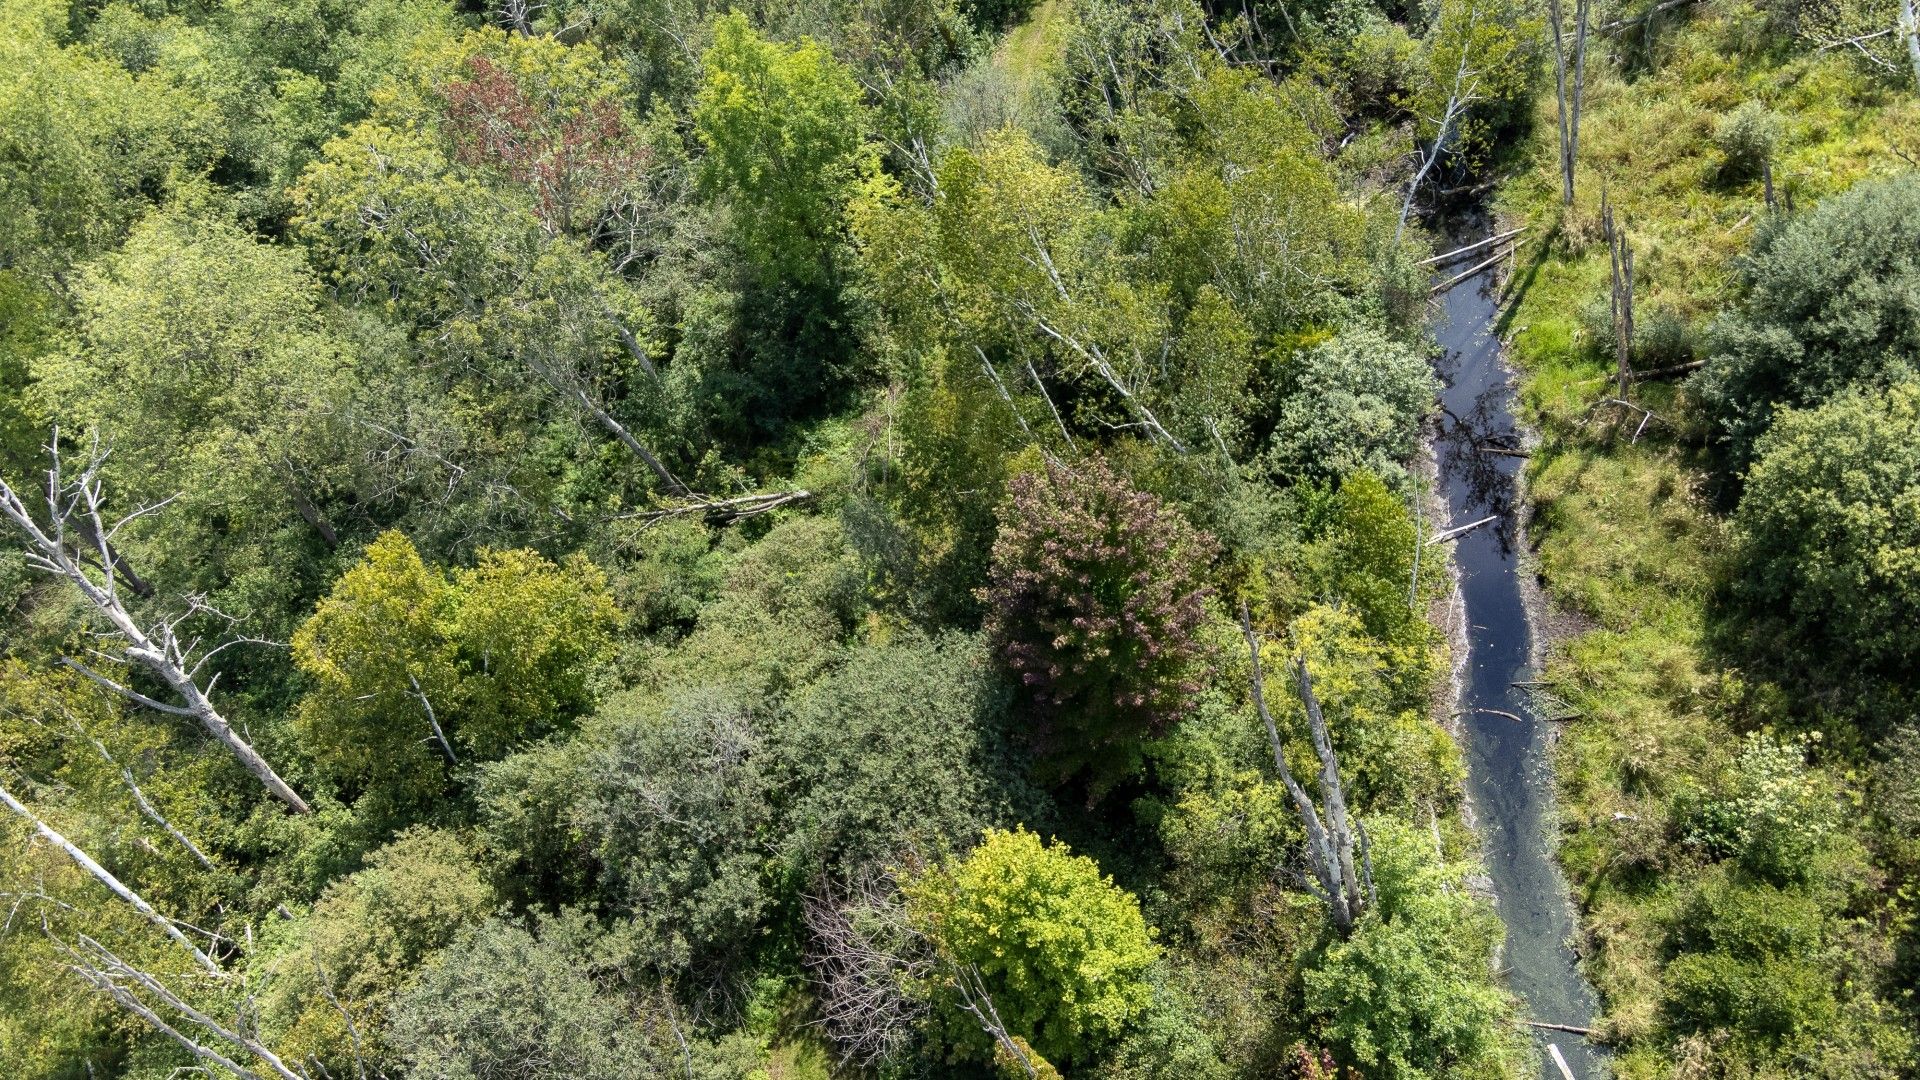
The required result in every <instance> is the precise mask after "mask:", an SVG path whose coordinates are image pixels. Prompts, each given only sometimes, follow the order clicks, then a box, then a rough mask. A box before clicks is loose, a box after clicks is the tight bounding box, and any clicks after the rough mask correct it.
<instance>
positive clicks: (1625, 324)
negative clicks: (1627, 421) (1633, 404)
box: [1600, 192, 1633, 399]
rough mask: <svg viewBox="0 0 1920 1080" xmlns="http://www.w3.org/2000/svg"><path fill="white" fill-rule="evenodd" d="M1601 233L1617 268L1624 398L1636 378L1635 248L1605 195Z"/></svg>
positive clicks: (1616, 320)
mask: <svg viewBox="0 0 1920 1080" xmlns="http://www.w3.org/2000/svg"><path fill="white" fill-rule="evenodd" d="M1600 231H1601V234H1602V235H1603V236H1604V237H1605V239H1606V241H1607V257H1608V259H1609V261H1610V262H1611V263H1612V268H1613V296H1612V311H1613V348H1614V359H1615V361H1616V362H1617V365H1618V371H1617V372H1616V378H1617V380H1618V381H1619V384H1620V397H1621V398H1623V399H1624V398H1625V397H1626V396H1627V385H1628V383H1629V382H1631V381H1632V379H1633V249H1632V248H1631V247H1628V246H1627V234H1626V230H1624V229H1621V228H1619V227H1617V226H1616V225H1615V224H1614V220H1613V204H1612V203H1611V202H1609V201H1608V199H1607V196H1606V194H1605V193H1604V192H1602V193H1601V196H1600Z"/></svg>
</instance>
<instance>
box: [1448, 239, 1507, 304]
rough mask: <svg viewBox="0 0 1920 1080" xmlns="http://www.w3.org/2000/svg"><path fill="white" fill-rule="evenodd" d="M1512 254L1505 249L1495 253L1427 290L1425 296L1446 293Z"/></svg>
mask: <svg viewBox="0 0 1920 1080" xmlns="http://www.w3.org/2000/svg"><path fill="white" fill-rule="evenodd" d="M1513 252H1514V249H1513V248H1507V249H1506V250H1505V251H1499V252H1495V253H1494V256H1493V257H1492V258H1490V259H1488V260H1487V261H1485V262H1482V263H1479V264H1476V265H1475V266H1472V267H1470V268H1468V269H1466V270H1462V271H1461V272H1460V273H1459V274H1458V275H1456V276H1454V277H1452V278H1450V279H1448V280H1446V281H1443V282H1441V283H1440V284H1438V285H1435V286H1434V287H1433V288H1431V289H1429V290H1427V295H1428V296H1439V295H1440V294H1441V293H1443V292H1446V291H1447V290H1448V289H1451V288H1453V287H1454V286H1455V285H1458V284H1460V283H1461V282H1463V281H1465V280H1467V279H1468V278H1470V277H1472V276H1474V275H1475V274H1478V273H1479V272H1480V271H1482V270H1485V269H1486V268H1487V267H1489V266H1492V265H1493V264H1495V263H1497V262H1499V261H1500V260H1501V259H1504V258H1506V257H1507V256H1509V255H1511V254H1513Z"/></svg>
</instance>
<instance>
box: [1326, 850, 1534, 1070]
mask: <svg viewBox="0 0 1920 1080" xmlns="http://www.w3.org/2000/svg"><path fill="white" fill-rule="evenodd" d="M1367 828H1368V832H1369V833H1370V834H1371V835H1372V841H1373V842H1372V856H1373V876H1374V882H1375V885H1376V887H1377V888H1378V890H1379V894H1380V902H1379V904H1378V905H1376V906H1375V907H1373V908H1370V909H1369V910H1368V912H1367V914H1366V916H1365V917H1363V918H1362V919H1361V920H1360V921H1359V922H1358V923H1356V924H1355V926H1354V930H1353V933H1352V935H1351V936H1349V937H1348V938H1347V939H1345V940H1343V941H1336V942H1334V943H1332V944H1331V945H1329V946H1328V947H1327V948H1326V950H1325V952H1324V953H1323V954H1321V955H1320V956H1319V957H1317V958H1315V959H1314V960H1313V961H1312V965H1311V966H1310V967H1309V968H1308V969H1307V970H1306V972H1305V973H1304V976H1303V977H1304V981H1305V992H1306V1007H1307V1009H1308V1010H1309V1012H1311V1013H1312V1014H1313V1015H1314V1016H1315V1017H1316V1018H1317V1019H1318V1022H1319V1025H1320V1031H1321V1032H1322V1033H1323V1035H1324V1037H1325V1038H1326V1039H1327V1041H1328V1042H1329V1043H1330V1044H1331V1045H1334V1046H1336V1047H1339V1048H1340V1049H1341V1050H1342V1051H1343V1058H1344V1059H1345V1060H1346V1061H1347V1062H1349V1063H1350V1064H1352V1065H1354V1066H1357V1067H1358V1068H1359V1069H1360V1070H1361V1071H1362V1072H1363V1073H1364V1074H1365V1075H1367V1076H1381V1077H1395V1078H1403V1080H1413V1078H1424V1077H1442V1076H1445V1077H1516V1076H1518V1075H1520V1074H1521V1073H1522V1072H1523V1071H1524V1068H1525V1066H1524V1064H1523V1063H1525V1062H1526V1056H1525V1051H1524V1049H1523V1048H1522V1044H1521V1043H1520V1041H1519V1040H1518V1039H1517V1038H1516V1037H1515V1035H1514V1033H1513V1028H1512V1025H1511V1018H1512V1016H1513V1009H1514V1004H1513V1000H1512V998H1510V997H1509V996H1508V995H1507V994H1506V993H1505V992H1503V991H1502V990H1501V989H1500V988H1499V987H1498V986H1496V985H1495V984H1494V982H1493V978H1492V972H1491V968H1490V966H1489V964H1490V959H1491V957H1492V956H1493V950H1494V946H1495V945H1496V944H1498V942H1499V940H1500V936H1501V928H1500V922H1499V919H1498V917H1497V916H1495V915H1494V913H1493V910H1492V908H1491V907H1489V906H1488V905H1487V903H1486V902H1485V901H1483V900H1481V899H1478V898H1477V897H1475V896H1474V895H1473V894H1472V893H1470V892H1469V891H1468V890H1467V889H1466V887H1465V883H1464V876H1465V873H1466V867H1465V866H1464V865H1461V864H1444V865H1443V864H1436V863H1435V862H1434V861H1433V858H1432V856H1431V854H1430V852H1431V842H1430V841H1428V840H1426V839H1425V838H1424V837H1422V836H1421V835H1419V833H1418V832H1416V831H1415V830H1414V829H1413V828H1412V827H1410V826H1408V825H1405V824H1402V823H1400V822H1398V821H1396V820H1394V819H1391V818H1385V817H1379V816H1375V817H1371V818H1368V819H1367Z"/></svg>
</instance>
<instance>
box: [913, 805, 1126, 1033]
mask: <svg viewBox="0 0 1920 1080" xmlns="http://www.w3.org/2000/svg"><path fill="white" fill-rule="evenodd" d="M904 891H905V893H906V897H907V905H908V913H909V916H910V918H911V919H912V920H913V922H914V923H915V924H916V925H917V926H919V927H920V928H921V929H922V930H923V932H925V933H926V934H927V936H928V937H929V938H931V939H932V941H933V943H934V947H935V949H936V950H937V951H938V952H939V954H940V955H941V956H942V957H943V958H944V959H945V960H946V961H947V962H948V963H949V964H951V965H954V966H956V967H958V968H959V969H960V970H961V971H963V972H977V973H978V975H979V979H980V982H981V984H982V985H984V986H985V987H986V990H987V992H988V993H989V994H991V995H992V997H993V1004H994V1007H995V1008H996V1009H997V1010H998V1011H999V1014H1000V1017H1001V1020H1002V1021H1003V1022H1004V1023H1005V1024H1006V1026H1007V1028H1008V1030H1009V1031H1010V1032H1011V1033H1013V1034H1017V1035H1020V1036H1022V1037H1024V1038H1026V1039H1028V1040H1029V1041H1030V1042H1031V1043H1032V1044H1033V1046H1034V1048H1035V1049H1037V1050H1039V1051H1040V1053H1041V1054H1042V1055H1043V1056H1045V1057H1046V1058H1047V1059H1048V1060H1050V1061H1057V1062H1074V1061H1084V1060H1085V1059H1087V1058H1088V1057H1090V1056H1091V1055H1092V1054H1093V1053H1095V1052H1096V1051H1097V1050H1098V1049H1099V1048H1100V1047H1101V1046H1103V1045H1104V1044H1106V1043H1109V1042H1111V1041H1112V1040H1113V1039H1115V1038H1118V1037H1119V1036H1120V1035H1122V1034H1124V1033H1125V1032H1126V1030H1127V1028H1128V1026H1129V1025H1130V1024H1131V1023H1132V1022H1133V1021H1134V1020H1135V1019H1136V1018H1138V1017H1139V1016H1140V1015H1141V1014H1142V1013H1143V1011H1144V1010H1145V1009H1146V1008H1147V1006H1148V1004H1149V1002H1150V1001H1151V999H1152V988H1151V986H1150V985H1149V983H1148V981H1147V970H1148V969H1149V968H1150V967H1152V965H1153V963H1154V961H1155V960H1156V959H1157V958H1158V957H1159V955H1160V949H1159V946H1157V945H1155V944H1154V942H1153V937H1154V934H1153V931H1152V930H1150V929H1149V928H1148V927H1147V924H1146V921H1145V920H1144V919H1143V918H1142V917H1141V915H1140V905H1139V902H1138V901H1136V900H1135V899H1134V898H1133V895H1132V894H1131V893H1128V892H1126V891H1125V890H1123V889H1121V888H1119V887H1117V886H1115V885H1114V884H1113V879H1112V878H1108V877H1103V876H1102V875H1101V873H1100V867H1099V866H1098V865H1097V864H1096V863H1095V862H1094V861H1093V860H1092V859H1089V858H1087V857H1085V856H1082V855H1074V854H1072V853H1071V852H1069V851H1068V850H1067V847H1066V845H1064V844H1060V843H1057V842H1056V843H1053V844H1045V843H1042V842H1041V840H1040V837H1039V836H1038V835H1036V834H1034V833H1030V832H1027V831H1026V830H1024V829H1020V830H1016V831H1014V832H1002V831H1000V830H997V829H995V830H989V831H988V832H987V834H986V838H985V839H984V840H982V841H981V843H980V846H979V847H976V848H975V849H974V850H973V851H972V852H971V853H970V854H968V855H967V856H966V857H965V858H964V859H950V860H947V861H945V862H942V863H940V864H938V865H936V866H933V867H930V868H928V869H927V870H925V871H923V872H922V873H921V874H919V875H918V876H917V877H915V878H913V879H911V880H910V881H908V882H907V883H906V885H905V886H904ZM957 1001H958V998H957V991H955V990H953V989H952V988H950V987H949V988H948V989H947V990H946V991H945V992H944V994H943V1000H942V1002H941V1006H942V1008H943V1009H944V1010H945V1012H946V1016H947V1019H948V1022H949V1031H950V1032H951V1034H952V1037H953V1039H954V1041H955V1042H956V1043H958V1044H959V1045H961V1046H962V1047H964V1048H967V1049H968V1050H969V1051H970V1052H972V1053H974V1054H976V1055H977V1056H983V1057H984V1056H986V1054H987V1053H988V1050H989V1043H990V1040H989V1039H988V1038H987V1036H986V1035H985V1034H984V1033H982V1032H981V1030H980V1028H979V1025H978V1024H976V1023H975V1022H974V1021H973V1020H972V1019H971V1018H970V1017H968V1016H967V1015H965V1014H964V1013H962V1012H961V1011H960V1009H959V1006H958V1004H957Z"/></svg>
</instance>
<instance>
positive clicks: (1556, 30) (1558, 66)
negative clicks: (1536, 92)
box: [1547, 0, 1591, 206]
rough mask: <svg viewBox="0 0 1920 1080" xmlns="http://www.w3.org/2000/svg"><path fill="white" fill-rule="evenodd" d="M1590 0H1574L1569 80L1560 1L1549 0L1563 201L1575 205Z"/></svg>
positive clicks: (1561, 198)
mask: <svg viewBox="0 0 1920 1080" xmlns="http://www.w3.org/2000/svg"><path fill="white" fill-rule="evenodd" d="M1590 3H1591V0H1574V9H1573V22H1574V28H1573V70H1572V76H1573V77H1572V80H1571V82H1569V80H1568V77H1567V76H1568V70H1567V41H1566V32H1565V29H1564V25H1563V24H1564V15H1563V12H1562V9H1561V0H1547V13H1548V16H1549V17H1550V20H1551V24H1552V28H1553V76H1554V88H1555V91H1556V92H1557V95H1558V99H1559V111H1560V201H1561V202H1562V203H1564V204H1566V205H1567V206H1572V205H1573V165H1574V161H1575V158H1576V156H1577V154H1578V151H1579V147H1580V102H1581V99H1582V98H1583V97H1584V96H1585V95H1584V91H1585V89H1586V73H1587V9H1588V7H1589V5H1590Z"/></svg>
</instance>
